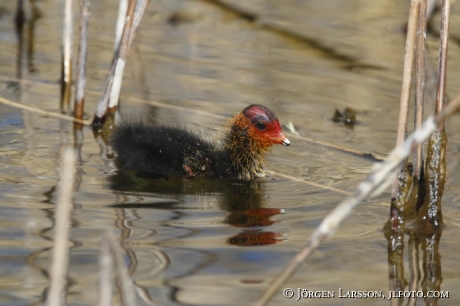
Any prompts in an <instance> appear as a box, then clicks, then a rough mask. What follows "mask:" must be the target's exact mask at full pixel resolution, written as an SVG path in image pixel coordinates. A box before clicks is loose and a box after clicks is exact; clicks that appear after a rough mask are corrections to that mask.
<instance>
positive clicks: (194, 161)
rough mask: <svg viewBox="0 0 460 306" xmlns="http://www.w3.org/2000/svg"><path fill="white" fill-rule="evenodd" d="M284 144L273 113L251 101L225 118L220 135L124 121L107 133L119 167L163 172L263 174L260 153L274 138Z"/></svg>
mask: <svg viewBox="0 0 460 306" xmlns="http://www.w3.org/2000/svg"><path fill="white" fill-rule="evenodd" d="M276 143H279V144H284V145H289V140H288V139H286V138H285V137H284V135H283V134H282V133H281V127H280V126H279V122H278V119H277V118H276V116H275V114H274V113H272V112H271V111H270V110H269V109H268V108H266V107H264V106H262V105H251V106H249V107H247V108H246V109H244V110H243V111H242V112H241V113H239V114H238V115H236V116H235V117H233V118H232V119H230V121H229V126H228V130H227V131H226V132H225V133H224V135H223V137H222V138H221V139H216V137H208V138H206V137H203V136H201V135H199V134H198V133H196V132H193V131H190V130H188V129H186V128H184V127H180V126H173V125H164V124H159V123H145V122H142V121H136V122H134V121H133V122H125V123H122V124H121V125H120V126H118V127H117V128H116V130H115V132H114V135H113V137H112V146H113V148H114V150H115V151H116V152H117V154H118V156H117V161H118V163H119V164H120V165H121V166H122V167H123V168H127V169H132V170H140V171H145V172H152V173H157V174H163V175H184V176H207V177H228V178H238V179H245V180H249V179H254V178H258V177H263V176H265V173H264V171H263V168H262V165H263V162H264V160H263V155H264V153H265V152H266V151H267V150H269V148H270V147H271V146H272V145H273V144H276Z"/></svg>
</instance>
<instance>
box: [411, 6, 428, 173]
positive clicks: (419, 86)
mask: <svg viewBox="0 0 460 306" xmlns="http://www.w3.org/2000/svg"><path fill="white" fill-rule="evenodd" d="M426 8H427V0H421V4H420V12H419V20H418V26H417V55H416V63H417V65H416V71H415V75H416V89H415V112H414V128H415V129H418V128H420V127H421V126H422V124H423V116H424V105H425V39H426ZM422 160H423V145H422V144H419V145H417V147H416V148H415V150H414V164H413V167H412V176H413V178H414V179H416V180H418V179H419V178H420V173H421V168H422Z"/></svg>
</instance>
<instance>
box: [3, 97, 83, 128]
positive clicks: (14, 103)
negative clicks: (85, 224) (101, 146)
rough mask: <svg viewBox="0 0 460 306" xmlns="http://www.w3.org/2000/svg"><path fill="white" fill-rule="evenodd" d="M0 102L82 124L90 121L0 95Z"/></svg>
mask: <svg viewBox="0 0 460 306" xmlns="http://www.w3.org/2000/svg"><path fill="white" fill-rule="evenodd" d="M0 103H2V104H5V105H8V106H12V107H16V108H20V109H23V110H26V111H29V112H34V113H38V114H43V115H46V116H50V117H55V118H59V119H64V120H68V121H73V122H77V123H80V124H84V125H90V123H91V122H90V121H88V120H80V119H76V118H73V117H70V116H67V115H64V114H59V113H53V112H48V111H45V110H42V109H40V108H36V107H33V106H30V105H26V104H21V103H17V102H14V101H11V100H8V99H5V98H2V97H0Z"/></svg>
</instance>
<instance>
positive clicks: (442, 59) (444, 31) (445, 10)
mask: <svg viewBox="0 0 460 306" xmlns="http://www.w3.org/2000/svg"><path fill="white" fill-rule="evenodd" d="M449 16H450V0H443V1H442V13H441V32H440V38H439V62H438V64H439V66H438V88H437V90H436V112H435V113H436V114H438V113H439V112H441V110H442V108H443V105H444V104H445V102H446V100H447V99H446V75H447V51H448V41H449ZM439 130H440V131H444V121H443V122H440V123H439Z"/></svg>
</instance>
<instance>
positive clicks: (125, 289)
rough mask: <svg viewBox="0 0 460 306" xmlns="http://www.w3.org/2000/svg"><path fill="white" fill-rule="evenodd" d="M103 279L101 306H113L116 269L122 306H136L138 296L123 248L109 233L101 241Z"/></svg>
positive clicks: (101, 279)
mask: <svg viewBox="0 0 460 306" xmlns="http://www.w3.org/2000/svg"><path fill="white" fill-rule="evenodd" d="M100 263H101V273H100V275H101V277H100V279H99V289H100V296H99V304H98V305H99V306H105V305H111V304H110V303H111V296H112V285H111V284H110V282H111V274H112V273H111V271H110V269H111V268H112V267H113V268H115V275H116V277H117V281H118V284H119V290H120V296H121V300H122V305H124V306H131V305H133V306H134V305H136V295H135V292H134V286H133V281H132V280H131V278H130V277H129V274H128V270H127V269H126V266H125V263H124V261H123V257H122V253H121V248H120V246H119V245H118V243H117V241H116V240H115V237H114V236H113V234H112V233H110V232H107V233H105V234H104V236H103V237H102V240H101V257H100Z"/></svg>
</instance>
